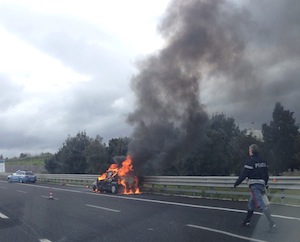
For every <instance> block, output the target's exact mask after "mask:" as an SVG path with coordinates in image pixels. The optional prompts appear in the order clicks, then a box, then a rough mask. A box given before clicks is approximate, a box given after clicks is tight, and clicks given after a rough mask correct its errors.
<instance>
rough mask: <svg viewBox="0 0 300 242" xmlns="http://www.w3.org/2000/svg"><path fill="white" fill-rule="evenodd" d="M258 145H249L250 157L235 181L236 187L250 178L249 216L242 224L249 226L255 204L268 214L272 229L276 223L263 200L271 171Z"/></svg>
mask: <svg viewBox="0 0 300 242" xmlns="http://www.w3.org/2000/svg"><path fill="white" fill-rule="evenodd" d="M258 152H259V150H258V146H257V145H256V144H252V145H250V146H249V155H250V157H249V158H248V159H247V160H246V161H245V165H244V167H243V169H242V171H241V173H240V176H239V178H238V179H237V180H236V182H235V183H234V188H236V187H237V186H238V185H239V184H241V183H242V182H243V181H244V180H245V179H246V178H248V184H249V188H250V191H251V194H250V198H249V202H248V211H247V216H246V218H245V219H244V221H243V223H242V225H243V226H249V225H250V219H251V217H252V215H253V211H254V209H255V206H257V207H258V209H259V210H260V211H261V212H262V213H263V214H264V215H265V216H266V218H267V219H268V221H269V224H270V230H275V229H276V224H275V223H274V221H273V220H272V217H271V213H270V210H269V209H268V207H267V205H266V204H265V203H264V201H263V195H264V193H265V187H266V186H267V184H268V180H269V173H268V164H267V162H266V161H264V160H263V159H262V158H260V156H259V155H258Z"/></svg>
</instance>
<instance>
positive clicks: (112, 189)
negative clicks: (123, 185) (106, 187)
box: [111, 185, 117, 194]
mask: <svg viewBox="0 0 300 242" xmlns="http://www.w3.org/2000/svg"><path fill="white" fill-rule="evenodd" d="M116 192H117V187H116V186H115V185H113V186H112V187H111V193H113V194H115V193H116Z"/></svg>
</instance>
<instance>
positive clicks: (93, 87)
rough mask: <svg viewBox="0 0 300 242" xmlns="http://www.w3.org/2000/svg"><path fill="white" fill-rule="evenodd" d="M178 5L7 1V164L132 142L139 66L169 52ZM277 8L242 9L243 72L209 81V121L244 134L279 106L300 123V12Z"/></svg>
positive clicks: (3, 74)
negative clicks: (170, 19) (80, 143)
mask: <svg viewBox="0 0 300 242" xmlns="http://www.w3.org/2000/svg"><path fill="white" fill-rule="evenodd" d="M171 2H172V1H171V0H151V1H149V0H126V1H121V0H109V1H104V0H94V1H93V0H84V1H83V0H61V1H56V0H43V1H41V0H26V1H23V0H0V40H1V41H0V108H1V112H0V137H1V139H0V154H2V155H3V156H4V157H12V156H19V154H20V153H31V154H39V153H41V152H52V153H55V152H57V151H58V149H59V148H60V147H61V146H62V144H63V142H64V141H65V140H66V138H67V137H68V135H71V136H75V135H76V134H77V133H78V132H80V131H86V133H87V135H88V136H90V137H92V138H94V137H95V136H96V135H97V134H98V135H100V136H101V137H103V138H104V141H105V142H106V143H107V142H108V141H109V140H110V139H112V138H118V137H124V136H130V135H131V133H132V127H131V126H130V125H129V124H128V123H127V122H126V119H127V116H128V113H130V112H133V110H134V109H135V107H136V105H135V100H136V99H135V93H134V92H133V91H132V90H131V79H132V77H133V76H134V75H136V74H137V73H138V72H139V70H138V68H137V66H136V63H137V61H139V60H143V59H145V58H147V57H148V56H150V55H152V54H153V53H159V52H160V51H161V50H162V49H163V48H165V47H166V46H167V45H168V40H169V39H168V34H166V33H164V34H165V35H164V34H160V33H159V31H158V29H157V26H159V24H160V23H161V20H162V18H163V16H164V13H165V11H170V9H172V3H171ZM177 2H178V1H177ZM186 2H187V3H189V2H195V1H193V0H187V1H186ZM214 2H218V1H214ZM238 2H239V1H238ZM261 2H262V3H261ZM275 2H276V3H274V4H273V1H256V0H255V1H254V0H253V1H251V4H249V5H247V3H246V1H245V3H244V4H241V5H242V7H241V8H243V10H240V11H238V14H239V16H240V15H241V17H239V18H240V19H239V21H240V20H242V21H241V25H243V23H244V26H241V27H240V28H241V31H240V33H241V36H242V37H243V39H242V40H240V41H241V43H239V44H240V45H241V46H243V48H242V49H243V58H241V60H242V61H241V62H240V63H242V64H241V66H242V67H241V66H239V68H238V71H235V72H234V73H232V72H231V73H230V75H229V74H228V71H224V72H226V73H227V74H228V75H227V76H226V78H222V76H221V77H220V75H218V73H222V71H220V70H215V72H216V73H217V74H216V73H215V72H214V73H213V74H212V72H208V74H207V75H205V71H203V75H202V76H203V79H202V80H201V84H200V89H201V90H200V93H201V96H200V97H199V99H200V100H201V103H202V104H203V105H204V106H205V107H206V111H207V112H208V113H210V114H211V113H215V112H219V113H225V114H226V115H227V116H232V117H233V118H235V119H236V121H237V124H239V125H241V127H243V128H247V127H248V128H252V127H251V123H254V125H256V126H257V127H259V126H260V125H261V124H262V123H263V122H267V123H268V122H270V120H271V114H272V111H273V109H274V107H275V102H277V101H279V102H281V103H282V104H283V106H284V107H285V108H287V109H290V110H291V111H293V112H294V113H295V118H296V119H297V122H300V121H299V120H300V109H299V104H298V102H299V100H300V96H299V93H300V90H299V89H300V80H299V77H300V71H299V70H300V68H299V66H300V22H299V21H300V17H299V16H300V6H299V5H300V4H299V1H297V0H287V1H275ZM283 2H284V3H283ZM170 3H171V4H170ZM252 3H253V4H252ZM270 3H272V4H270ZM169 4H170V5H169ZM239 5H240V3H239ZM168 6H170V7H169V8H168ZM231 7H232V8H234V9H235V8H240V6H237V5H235V4H233V5H231ZM238 14H237V15H238ZM225 22H226V20H225ZM225 26H226V25H225ZM247 30H251V31H252V32H251V34H250V33H249V32H247ZM237 33H238V32H237ZM162 36H164V38H163V37H162ZM166 36H167V37H166ZM169 36H170V34H169ZM209 64H210V65H211V63H209ZM230 68H233V67H230ZM241 70H245V72H244V73H243V75H241V74H240V71H241ZM246 75H247V76H248V78H245V76H246ZM229 77H231V78H232V79H234V80H237V79H239V78H240V79H242V80H243V81H242V83H238V82H228V78H229ZM250 77H251V78H250ZM252 81H253V83H252ZM258 83H259V85H258ZM248 89H249V91H247V90H248ZM256 94H257V95H256Z"/></svg>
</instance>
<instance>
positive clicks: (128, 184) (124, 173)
mask: <svg viewBox="0 0 300 242" xmlns="http://www.w3.org/2000/svg"><path fill="white" fill-rule="evenodd" d="M108 172H113V173H112V175H111V177H114V176H116V175H118V184H120V185H121V186H122V187H123V188H124V189H122V191H120V193H121V194H140V190H139V188H138V178H137V177H136V176H135V175H134V173H133V164H132V160H131V157H130V156H127V157H126V160H124V161H123V162H122V166H121V167H120V168H119V167H118V165H117V164H111V165H110V167H109V168H108V169H107V171H106V172H105V173H103V174H102V175H101V176H99V177H98V181H101V180H105V179H107V178H108V177H107V173H108Z"/></svg>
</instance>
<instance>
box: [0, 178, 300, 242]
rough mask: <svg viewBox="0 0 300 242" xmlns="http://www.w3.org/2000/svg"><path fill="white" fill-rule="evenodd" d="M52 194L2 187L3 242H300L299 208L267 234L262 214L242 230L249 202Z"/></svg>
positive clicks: (61, 189)
mask: <svg viewBox="0 0 300 242" xmlns="http://www.w3.org/2000/svg"><path fill="white" fill-rule="evenodd" d="M52 191H53V192H52V194H53V197H54V199H49V194H50V188H49V185H48V186H45V185H42V184H8V183H5V182H0V192H1V197H0V241H1V242H2V241H3V242H6V241H30V242H31V241H32V242H34V241H72V242H75V241H124V240H125V241H145V242H147V241H233V242H234V241H272V242H273V241H275V242H276V241H290V242H299V241H300V239H299V233H298V229H299V225H300V212H299V208H297V207H287V206H272V209H273V213H274V215H275V218H274V219H275V220H276V222H277V223H278V225H279V230H278V231H277V232H276V233H269V232H268V231H267V223H266V220H265V218H263V217H261V216H260V215H259V214H255V216H254V221H253V222H254V226H253V227H252V228H249V229H245V228H242V227H241V226H240V223H241V221H242V219H243V217H244V216H245V213H244V209H245V206H246V203H245V202H232V201H218V200H208V199H199V198H187V197H177V196H161V195H150V194H141V195H133V196H124V195H111V194H96V193H92V192H91V190H90V189H86V188H83V187H67V186H53V187H52ZM1 214H2V215H4V216H6V217H7V218H2V217H1Z"/></svg>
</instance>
